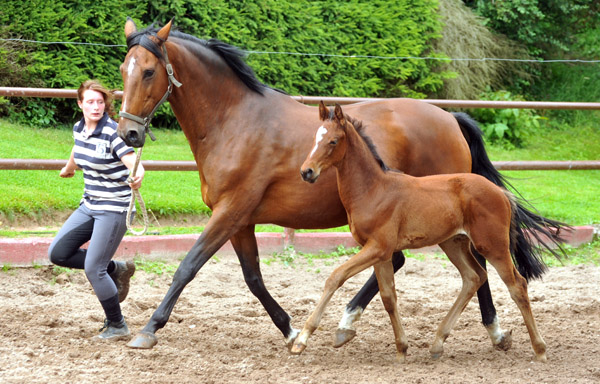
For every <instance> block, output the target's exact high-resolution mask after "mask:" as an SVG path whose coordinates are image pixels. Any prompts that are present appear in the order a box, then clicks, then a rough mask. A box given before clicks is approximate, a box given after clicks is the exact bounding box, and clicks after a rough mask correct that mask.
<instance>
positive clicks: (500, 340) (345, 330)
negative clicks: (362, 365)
mask: <svg viewBox="0 0 600 384" xmlns="http://www.w3.org/2000/svg"><path fill="white" fill-rule="evenodd" d="M472 251H475V250H474V249H472ZM473 255H474V256H475V258H476V259H477V261H478V262H479V264H480V265H481V267H482V268H483V269H486V267H485V265H486V260H485V258H484V257H483V256H481V254H479V252H476V251H475V252H474V253H473ZM404 261H405V258H404V255H403V254H402V251H398V252H395V253H394V256H393V257H392V262H393V263H394V272H396V271H398V270H399V269H400V268H402V266H403V265H404ZM377 292H379V288H378V287H377V279H376V278H375V274H374V273H373V274H372V275H371V276H370V277H369V280H367V282H366V283H365V285H363V287H362V288H361V289H360V291H359V292H358V293H357V294H356V296H354V297H353V298H352V300H350V302H349V303H348V305H347V306H346V309H345V311H344V314H343V316H342V319H341V320H340V323H339V325H338V329H337V331H336V333H335V340H334V344H333V346H334V347H335V348H339V347H341V346H342V345H344V344H346V343H347V342H349V341H350V340H352V339H353V338H354V337H355V336H356V328H355V327H354V323H356V322H357V321H358V320H360V317H361V315H362V313H363V312H364V310H365V309H366V308H367V305H369V303H370V302H371V300H373V297H375V295H376V294H377ZM477 299H478V300H477V301H478V303H479V309H480V311H481V321H482V323H483V326H484V327H485V329H486V330H487V331H488V333H489V335H490V338H491V339H492V344H493V345H494V347H496V348H497V349H501V350H504V351H507V350H509V349H510V347H511V345H512V336H511V331H505V330H503V329H502V328H500V323H499V321H498V316H497V314H496V308H495V307H494V301H493V300H492V292H491V291H490V285H489V283H488V281H486V282H485V283H483V285H482V286H481V287H479V289H478V290H477Z"/></svg>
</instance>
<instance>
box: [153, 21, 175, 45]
mask: <svg viewBox="0 0 600 384" xmlns="http://www.w3.org/2000/svg"><path fill="white" fill-rule="evenodd" d="M171 25H173V19H171V20H169V22H168V23H167V24H166V25H165V26H164V27H162V28H161V29H160V30H159V31H158V32H156V36H157V37H158V38H159V39H161V40H162V41H167V39H168V38H169V32H171Z"/></svg>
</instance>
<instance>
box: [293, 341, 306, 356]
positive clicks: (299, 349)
mask: <svg viewBox="0 0 600 384" xmlns="http://www.w3.org/2000/svg"><path fill="white" fill-rule="evenodd" d="M305 348H306V344H302V343H296V344H294V345H293V346H292V348H290V353H291V354H292V355H299V354H301V353H302V352H303V351H304V349H305Z"/></svg>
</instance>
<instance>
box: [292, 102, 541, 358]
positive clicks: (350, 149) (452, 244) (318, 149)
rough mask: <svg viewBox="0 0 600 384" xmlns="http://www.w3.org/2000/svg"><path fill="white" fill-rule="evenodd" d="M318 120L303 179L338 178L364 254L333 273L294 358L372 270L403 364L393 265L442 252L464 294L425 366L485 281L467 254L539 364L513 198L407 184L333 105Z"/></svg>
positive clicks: (464, 179) (489, 189) (450, 179)
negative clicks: (503, 300)
mask: <svg viewBox="0 0 600 384" xmlns="http://www.w3.org/2000/svg"><path fill="white" fill-rule="evenodd" d="M319 116H320V119H321V120H322V121H323V124H322V125H321V126H320V127H319V129H318V131H317V133H316V135H315V140H314V141H315V144H314V147H313V149H312V150H311V151H310V153H309V154H308V156H307V157H306V160H305V161H304V163H303V164H302V167H301V174H302V178H303V179H304V181H307V182H310V183H315V182H316V181H317V179H318V178H319V176H320V175H321V173H323V172H325V171H326V170H327V169H329V168H331V167H333V168H335V171H336V178H337V185H338V191H339V196H340V199H341V200H342V203H343V204H344V208H345V209H346V213H347V215H348V222H349V224H350V230H351V232H352V236H353V237H354V239H355V240H356V241H357V242H358V243H359V244H361V245H362V246H363V247H362V249H361V250H360V252H358V253H357V254H355V255H354V256H352V257H351V258H350V259H349V260H348V261H346V262H345V263H343V264H342V265H341V266H339V267H337V268H336V269H335V270H334V271H333V272H332V273H331V275H330V276H329V278H328V279H327V281H326V283H325V288H324V290H323V295H322V296H321V299H320V300H319V302H318V303H317V305H316V308H315V310H314V311H313V312H312V314H311V315H310V316H309V318H308V320H307V321H306V323H305V325H304V328H303V329H302V332H300V335H298V337H297V338H296V341H295V342H294V345H293V347H292V348H291V352H292V353H295V354H300V353H302V351H304V349H305V348H306V344H307V342H308V338H309V337H310V335H311V334H312V333H313V332H314V331H315V330H316V329H317V327H318V326H319V323H320V321H321V317H322V316H323V312H324V311H325V307H326V306H327V303H328V302H329V300H330V299H331V297H332V296H333V294H334V293H335V291H337V289H338V288H340V287H341V286H342V285H343V284H344V282H345V281H346V280H348V279H349V278H351V277H352V276H355V275H356V274H358V273H360V272H362V271H364V270H365V269H367V268H369V267H374V269H375V274H376V276H377V281H378V284H379V291H380V295H381V300H382V301H383V304H384V307H385V310H386V311H387V312H388V314H389V316H390V320H391V322H392V328H393V330H394V340H395V344H396V350H397V354H396V355H397V358H398V360H400V361H401V362H404V361H405V360H406V350H407V348H408V341H407V338H406V335H405V334H404V330H403V329H402V324H401V322H400V316H399V314H398V306H397V304H396V288H395V286H394V267H393V265H392V255H393V253H394V252H397V251H402V250H404V249H410V248H422V247H427V246H431V245H435V244H439V246H440V247H441V248H442V250H443V251H444V252H445V253H446V255H447V256H448V258H449V259H450V261H451V262H452V264H454V266H456V268H457V269H458V271H459V272H460V275H461V277H462V280H463V285H462V289H461V291H460V293H459V295H458V297H457V298H456V301H455V302H454V305H453V306H452V308H451V309H450V311H449V312H448V314H447V315H446V317H445V318H444V319H443V321H442V323H441V324H440V326H439V328H438V330H437V333H436V336H435V340H434V342H433V343H432V345H431V355H432V357H433V358H435V359H437V358H440V357H441V355H442V352H443V344H444V341H445V340H446V338H447V337H448V336H449V335H450V331H451V330H452V328H453V327H454V324H456V321H457V320H458V317H459V315H460V314H461V313H462V311H463V310H464V308H465V307H466V306H467V304H468V303H469V301H470V300H471V298H472V297H473V295H474V294H475V292H476V290H477V289H478V288H479V287H480V286H481V285H482V284H483V283H484V282H485V281H486V280H487V274H486V271H485V270H484V269H483V268H481V266H480V265H479V263H478V262H477V261H476V260H475V258H474V257H473V255H472V254H471V249H476V250H477V251H478V252H480V254H481V255H482V256H483V257H485V259H486V260H487V261H489V262H490V263H491V264H492V265H493V266H494V268H495V269H496V270H497V271H498V275H499V276H500V278H501V279H502V280H503V281H504V283H505V284H506V286H507V287H508V290H509V292H510V295H511V297H512V299H513V300H514V301H515V303H516V304H517V306H518V307H519V309H520V310H521V313H522V315H523V320H524V321H525V325H526V326H527V330H528V331H529V336H530V338H531V344H532V346H533V350H534V352H535V355H536V360H538V361H544V362H545V361H546V343H545V342H544V340H543V339H542V336H541V335H540V333H539V331H538V329H537V326H536V324H535V320H534V318H533V314H532V313H531V305H530V302H529V297H528V295H527V281H526V280H525V278H523V277H522V276H521V274H519V272H518V271H517V270H516V268H515V266H514V265H513V262H512V258H511V254H517V253H519V252H523V251H524V250H522V249H519V248H517V246H516V241H515V240H516V236H517V234H516V231H515V228H516V225H517V223H516V222H515V220H514V219H515V215H514V214H513V212H514V211H515V210H516V205H515V203H514V195H513V194H512V193H510V192H508V191H507V190H506V189H503V188H500V187H498V186H497V185H495V184H494V183H492V182H490V181H489V180H486V179H485V178H484V177H482V176H480V175H475V174H472V173H459V174H450V175H432V176H424V177H414V176H410V175H407V174H405V173H402V172H395V171H391V170H390V169H389V168H388V167H387V166H386V165H385V163H384V162H383V161H382V160H381V158H380V157H379V155H378V154H377V151H376V149H375V147H374V145H372V143H371V141H370V139H369V137H368V136H364V134H363V133H362V129H363V127H364V126H363V125H362V122H360V121H357V120H354V119H352V117H350V116H348V115H344V112H343V111H342V108H341V107H340V106H339V105H337V104H336V106H335V109H334V110H332V111H331V112H330V111H329V110H328V108H327V107H326V106H325V104H323V102H321V104H320V105H319ZM525 251H526V250H525Z"/></svg>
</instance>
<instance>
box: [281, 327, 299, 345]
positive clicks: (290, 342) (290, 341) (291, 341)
mask: <svg viewBox="0 0 600 384" xmlns="http://www.w3.org/2000/svg"><path fill="white" fill-rule="evenodd" d="M299 334H300V331H299V330H297V329H294V328H293V329H292V332H291V333H290V335H289V336H288V338H287V339H286V340H285V345H286V347H287V349H288V350H291V349H292V347H293V346H294V341H296V338H297V337H298V335H299Z"/></svg>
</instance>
